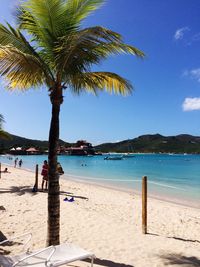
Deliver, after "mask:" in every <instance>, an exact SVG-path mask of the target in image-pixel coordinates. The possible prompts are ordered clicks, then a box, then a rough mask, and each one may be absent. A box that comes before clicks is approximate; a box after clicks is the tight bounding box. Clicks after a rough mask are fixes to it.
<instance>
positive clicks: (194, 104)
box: [182, 97, 200, 111]
mask: <svg viewBox="0 0 200 267" xmlns="http://www.w3.org/2000/svg"><path fill="white" fill-rule="evenodd" d="M182 107H183V110H184V111H191V110H200V97H194V98H189V97H188V98H186V99H185V100H184V102H183V105H182Z"/></svg>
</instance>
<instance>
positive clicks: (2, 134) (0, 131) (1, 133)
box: [0, 114, 11, 139]
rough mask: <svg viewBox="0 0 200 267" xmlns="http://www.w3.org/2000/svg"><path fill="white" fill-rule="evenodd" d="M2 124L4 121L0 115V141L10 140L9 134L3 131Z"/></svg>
mask: <svg viewBox="0 0 200 267" xmlns="http://www.w3.org/2000/svg"><path fill="white" fill-rule="evenodd" d="M3 122H5V121H4V117H3V115H1V114H0V139H1V138H2V139H11V136H10V135H9V133H7V132H5V131H4V130H3Z"/></svg>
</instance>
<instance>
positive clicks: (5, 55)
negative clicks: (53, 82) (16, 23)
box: [0, 46, 47, 90]
mask: <svg viewBox="0 0 200 267" xmlns="http://www.w3.org/2000/svg"><path fill="white" fill-rule="evenodd" d="M0 75H2V76H3V77H4V78H5V79H6V81H7V82H8V85H9V87H10V88H11V89H14V88H19V89H22V90H24V89H28V88H30V87H32V86H33V87H34V86H39V85H41V84H43V83H47V81H46V76H45V74H44V71H43V68H42V67H41V65H40V62H39V61H38V59H37V58H36V57H34V56H32V55H30V54H26V53H23V52H22V51H20V50H18V49H17V48H14V47H12V46H0Z"/></svg>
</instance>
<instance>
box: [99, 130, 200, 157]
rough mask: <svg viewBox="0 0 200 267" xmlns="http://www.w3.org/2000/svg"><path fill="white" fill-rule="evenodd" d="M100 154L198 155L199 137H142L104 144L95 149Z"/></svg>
mask: <svg viewBox="0 0 200 267" xmlns="http://www.w3.org/2000/svg"><path fill="white" fill-rule="evenodd" d="M95 149H96V150H98V151H101V152H136V153H137V152H140V153H152V152H155V153H160V152H161V153H198V154H199V153H200V137H199V136H192V135H188V134H181V135H177V136H162V135H160V134H154V135H142V136H139V137H137V138H134V139H128V140H125V141H121V142H117V143H105V144H101V145H98V146H96V147H95Z"/></svg>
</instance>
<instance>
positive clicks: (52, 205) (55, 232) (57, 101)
mask: <svg viewBox="0 0 200 267" xmlns="http://www.w3.org/2000/svg"><path fill="white" fill-rule="evenodd" d="M50 97H51V103H52V118H51V125H50V132H49V157H48V160H49V187H48V234H47V245H48V246H51V245H58V244H59V243H60V186H59V175H58V173H57V170H56V167H57V148H58V140H59V114H60V105H61V103H62V101H61V99H62V89H61V88H60V87H57V88H55V90H54V91H53V92H52V93H51V95H50Z"/></svg>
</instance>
